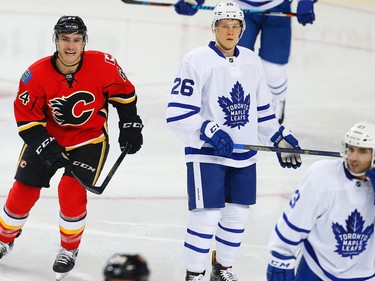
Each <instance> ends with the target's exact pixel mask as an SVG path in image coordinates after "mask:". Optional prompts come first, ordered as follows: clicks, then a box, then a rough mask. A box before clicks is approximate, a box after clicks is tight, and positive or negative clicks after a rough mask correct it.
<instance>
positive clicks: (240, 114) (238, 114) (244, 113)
mask: <svg viewBox="0 0 375 281" xmlns="http://www.w3.org/2000/svg"><path fill="white" fill-rule="evenodd" d="M230 96H231V98H232V100H230V99H229V98H227V97H224V96H222V97H219V99H218V103H219V105H220V107H221V108H222V110H223V112H224V113H225V123H224V125H227V126H228V127H231V128H235V127H238V129H240V128H241V126H245V125H246V123H248V122H249V108H250V94H248V95H247V96H246V97H245V94H244V91H243V88H242V85H241V84H240V83H239V82H238V81H237V82H236V84H234V86H233V88H232V91H231V92H230Z"/></svg>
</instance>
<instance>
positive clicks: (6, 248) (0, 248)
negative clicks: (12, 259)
mask: <svg viewBox="0 0 375 281" xmlns="http://www.w3.org/2000/svg"><path fill="white" fill-rule="evenodd" d="M21 233H22V229H20V230H19V231H18V233H17V235H16V238H17V237H18V236H20V235H21ZM13 245H14V241H12V242H10V243H4V242H0V259H1V258H2V257H3V256H5V255H7V254H9V253H10V251H12V249H13Z"/></svg>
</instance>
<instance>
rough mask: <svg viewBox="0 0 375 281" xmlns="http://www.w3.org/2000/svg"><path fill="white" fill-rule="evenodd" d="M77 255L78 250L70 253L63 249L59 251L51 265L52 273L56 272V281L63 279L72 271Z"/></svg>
mask: <svg viewBox="0 0 375 281" xmlns="http://www.w3.org/2000/svg"><path fill="white" fill-rule="evenodd" d="M77 255H78V249H77V250H72V251H68V250H65V249H64V248H62V249H60V251H59V253H58V254H57V257H56V260H55V263H54V264H53V271H55V272H56V281H60V280H61V279H63V278H64V277H65V276H67V275H68V273H69V271H71V270H72V269H73V267H74V265H75V262H76V258H77Z"/></svg>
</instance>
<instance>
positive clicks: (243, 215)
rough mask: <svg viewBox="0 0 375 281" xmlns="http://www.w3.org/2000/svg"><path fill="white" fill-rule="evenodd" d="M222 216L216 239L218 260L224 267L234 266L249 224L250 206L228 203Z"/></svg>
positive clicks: (222, 211)
mask: <svg viewBox="0 0 375 281" xmlns="http://www.w3.org/2000/svg"><path fill="white" fill-rule="evenodd" d="M221 214H222V215H221V216H222V218H221V221H220V223H219V225H218V228H217V231H216V237H215V239H216V260H217V262H218V263H220V264H221V265H223V266H232V265H233V263H234V259H235V256H236V254H237V251H238V249H239V247H240V245H241V241H242V236H243V234H244V231H245V226H246V224H247V222H248V218H249V206H247V205H239V204H230V203H227V204H225V208H224V209H221Z"/></svg>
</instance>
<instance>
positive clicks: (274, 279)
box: [267, 264, 295, 281]
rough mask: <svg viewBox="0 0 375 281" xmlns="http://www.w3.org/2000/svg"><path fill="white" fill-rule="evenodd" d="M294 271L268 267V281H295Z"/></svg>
mask: <svg viewBox="0 0 375 281" xmlns="http://www.w3.org/2000/svg"><path fill="white" fill-rule="evenodd" d="M294 278H295V276H294V269H282V268H277V267H274V266H272V265H270V264H269V265H268V267H267V281H294Z"/></svg>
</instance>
